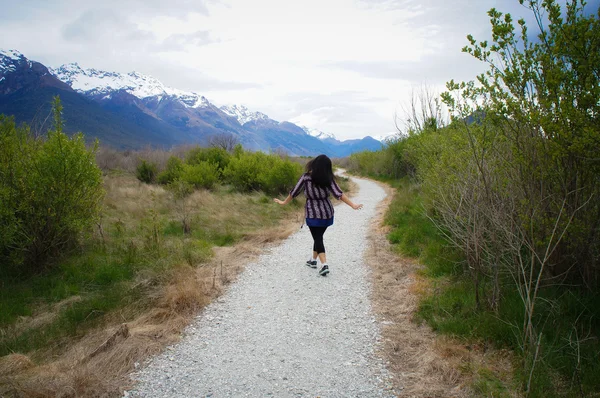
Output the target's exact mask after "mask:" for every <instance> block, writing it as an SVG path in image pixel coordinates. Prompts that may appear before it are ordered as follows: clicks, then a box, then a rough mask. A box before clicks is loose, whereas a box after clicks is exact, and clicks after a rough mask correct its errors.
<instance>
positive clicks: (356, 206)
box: [352, 203, 363, 210]
mask: <svg viewBox="0 0 600 398" xmlns="http://www.w3.org/2000/svg"><path fill="white" fill-rule="evenodd" d="M352 208H353V209H354V210H360V209H362V208H363V205H362V203H359V204H356V203H353V204H352Z"/></svg>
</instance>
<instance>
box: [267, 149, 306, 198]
mask: <svg viewBox="0 0 600 398" xmlns="http://www.w3.org/2000/svg"><path fill="white" fill-rule="evenodd" d="M301 174H302V166H300V165H299V164H298V163H293V162H290V161H288V160H283V159H281V158H279V157H273V159H272V164H271V165H270V167H268V168H266V169H263V170H262V172H261V173H260V175H259V180H260V185H261V188H262V190H263V191H264V192H266V193H268V194H271V195H277V194H279V193H287V192H289V191H291V190H292V188H294V185H295V184H296V182H297V181H298V178H299V177H300V175H301Z"/></svg>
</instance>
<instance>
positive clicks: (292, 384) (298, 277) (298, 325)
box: [128, 179, 395, 397]
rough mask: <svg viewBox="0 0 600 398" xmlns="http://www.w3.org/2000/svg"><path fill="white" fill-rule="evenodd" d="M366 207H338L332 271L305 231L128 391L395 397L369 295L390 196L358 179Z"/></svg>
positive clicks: (254, 269)
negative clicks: (381, 211)
mask: <svg viewBox="0 0 600 398" xmlns="http://www.w3.org/2000/svg"><path fill="white" fill-rule="evenodd" d="M355 182H356V184H357V185H358V187H359V192H358V194H357V195H356V196H355V197H354V198H353V200H354V201H355V202H357V203H363V204H364V206H365V207H364V209H363V210H360V211H355V210H352V209H351V208H350V207H348V206H346V205H340V206H337V207H336V213H335V224H334V226H333V227H331V228H330V229H328V231H327V233H326V234H325V246H326V249H327V251H328V262H329V265H330V268H331V273H330V274H329V276H327V277H320V276H318V274H317V270H315V269H311V268H309V267H307V266H306V265H305V264H304V262H305V261H306V259H307V258H308V256H309V253H310V252H311V248H312V239H311V236H310V233H309V231H308V230H307V228H303V229H301V230H300V231H298V232H296V233H295V234H293V235H291V236H290V237H289V238H288V239H287V240H285V241H284V242H283V243H282V244H280V245H278V246H276V247H273V248H271V249H270V250H268V251H267V252H266V253H264V254H262V255H261V256H260V257H259V258H258V259H257V260H256V261H255V262H253V263H251V264H248V265H247V266H246V269H245V271H244V272H243V273H242V274H241V275H240V277H239V278H238V280H237V281H236V282H235V283H234V284H232V285H231V287H230V288H229V289H228V291H227V292H226V293H225V294H224V295H223V296H222V297H221V298H220V299H218V300H217V301H216V302H213V303H212V304H210V305H209V306H208V307H207V308H206V309H205V310H204V311H203V312H202V313H201V314H200V315H199V316H198V318H197V319H196V320H195V321H194V322H193V323H192V324H191V325H190V326H189V327H188V328H187V329H186V331H185V333H184V338H183V339H182V340H181V342H180V343H178V344H176V345H174V346H171V347H169V348H168V349H167V350H166V351H165V352H164V353H163V354H162V355H159V356H158V357H156V358H154V359H153V360H152V361H151V363H150V364H149V365H148V366H147V367H145V368H144V369H143V370H142V371H140V372H139V373H138V374H137V375H135V376H136V378H137V379H139V380H140V382H139V384H138V385H137V386H136V388H135V390H133V391H130V392H129V393H128V395H133V396H147V397H150V396H152V397H171V396H172V397H175V396H214V397H229V396H252V397H254V396H277V397H280V396H283V397H286V396H306V397H310V396H312V397H314V396H321V397H347V396H368V397H377V396H381V397H387V396H394V395H395V393H394V392H393V391H392V389H391V387H392V386H391V383H390V378H391V376H390V375H389V373H388V372H387V370H386V368H385V364H384V361H383V360H382V359H381V357H380V356H379V355H377V352H378V351H379V348H380V324H379V322H378V321H377V319H376V317H375V316H374V312H373V308H372V305H371V300H370V295H371V286H370V278H369V265H368V264H366V263H365V261H364V258H365V251H366V250H367V247H368V241H367V235H368V233H369V230H370V227H371V223H372V222H373V217H374V216H375V213H376V209H377V207H378V204H379V203H380V202H381V201H382V200H383V199H384V198H385V196H386V195H385V191H384V190H383V189H382V188H381V187H380V186H379V185H378V184H376V183H374V182H372V181H368V180H362V179H356V180H355Z"/></svg>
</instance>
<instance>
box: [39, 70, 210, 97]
mask: <svg viewBox="0 0 600 398" xmlns="http://www.w3.org/2000/svg"><path fill="white" fill-rule="evenodd" d="M50 72H51V73H52V74H53V75H54V76H56V77H57V78H58V79H60V80H62V81H63V82H65V83H67V84H68V85H69V86H71V88H73V90H75V91H77V92H80V93H83V94H86V95H89V96H109V95H111V94H112V93H113V92H115V91H119V90H124V91H126V92H127V93H129V94H131V95H133V96H135V97H137V98H139V99H146V98H149V97H155V98H157V99H158V100H159V101H160V100H162V99H163V98H169V97H170V98H175V99H177V100H179V101H180V102H181V103H182V104H183V105H184V106H186V107H188V108H202V107H207V106H209V105H210V103H209V102H208V100H207V99H206V98H204V97H203V96H201V95H199V94H196V93H193V92H187V91H183V90H178V89H175V88H171V87H167V86H165V85H164V84H163V83H161V82H160V81H159V80H157V79H155V78H153V77H151V76H146V75H143V74H141V73H138V72H130V73H127V74H122V73H116V72H106V71H102V70H97V69H83V68H81V67H80V66H79V65H78V64H77V63H71V64H66V65H62V66H60V67H59V68H56V69H50Z"/></svg>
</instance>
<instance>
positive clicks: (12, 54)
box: [0, 48, 26, 61]
mask: <svg viewBox="0 0 600 398" xmlns="http://www.w3.org/2000/svg"><path fill="white" fill-rule="evenodd" d="M0 56H3V57H6V58H10V59H12V60H15V61H18V60H21V59H26V58H25V56H24V55H23V54H21V53H20V52H19V51H17V50H4V49H1V48H0Z"/></svg>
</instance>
